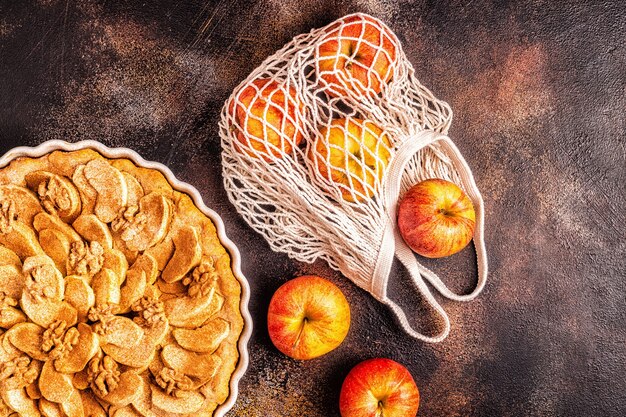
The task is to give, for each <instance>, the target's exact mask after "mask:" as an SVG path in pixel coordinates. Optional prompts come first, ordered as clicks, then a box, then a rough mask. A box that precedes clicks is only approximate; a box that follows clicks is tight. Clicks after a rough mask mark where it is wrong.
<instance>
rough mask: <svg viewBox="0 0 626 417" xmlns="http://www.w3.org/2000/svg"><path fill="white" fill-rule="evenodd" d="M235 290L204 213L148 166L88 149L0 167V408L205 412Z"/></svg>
mask: <svg viewBox="0 0 626 417" xmlns="http://www.w3.org/2000/svg"><path fill="white" fill-rule="evenodd" d="M161 288H164V289H167V291H162V290H161ZM239 298H240V286H239V283H238V281H237V280H236V279H235V277H234V276H233V274H232V271H231V269H230V259H229V256H228V254H227V252H226V250H225V249H224V248H223V247H222V245H221V244H220V243H219V239H218V238H217V234H216V230H215V227H214V225H213V223H212V222H211V221H210V220H209V219H208V218H207V217H206V216H205V215H204V214H203V213H202V212H201V211H200V210H199V209H198V208H197V207H196V206H195V205H194V204H193V202H192V201H191V199H190V198H189V196H187V195H186V194H182V193H179V192H177V191H175V190H174V189H173V188H172V187H171V185H170V184H169V183H168V182H167V180H166V179H165V178H164V177H163V175H162V174H161V173H159V172H158V171H155V170H152V169H146V168H141V167H138V166H136V165H135V164H134V163H132V162H131V161H128V160H109V159H106V158H104V157H102V156H101V155H100V154H98V153H97V152H94V151H90V150H84V151H76V152H53V153H51V154H48V155H45V156H43V157H41V158H20V159H17V160H14V161H13V162H11V163H10V165H8V166H7V167H5V168H3V169H1V170H0V410H5V409H6V410H8V413H9V414H11V413H13V412H15V413H18V414H19V415H22V416H29V417H30V416H32V417H36V416H40V415H46V416H63V415H67V416H70V417H83V416H107V415H110V416H113V415H115V416H118V417H119V416H144V417H148V416H175V415H177V414H180V415H183V414H184V415H189V414H196V415H203V416H210V415H212V414H213V410H214V409H215V408H216V407H217V406H218V405H219V404H221V403H223V402H224V401H225V400H226V398H227V396H228V394H229V379H230V377H231V374H232V373H233V371H234V369H235V366H236V364H237V360H238V348H237V341H238V339H239V335H240V333H241V331H242V326H243V320H242V317H241V313H240V307H239Z"/></svg>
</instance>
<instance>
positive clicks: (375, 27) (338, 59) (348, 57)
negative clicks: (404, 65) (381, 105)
mask: <svg viewBox="0 0 626 417" xmlns="http://www.w3.org/2000/svg"><path fill="white" fill-rule="evenodd" d="M398 49H399V48H398V46H397V40H396V38H395V36H394V35H393V34H392V33H391V31H390V30H389V29H388V28H387V27H386V26H384V25H383V24H382V23H381V22H379V21H378V20H376V19H374V18H372V17H370V16H366V15H360V14H357V15H353V16H350V17H348V18H347V19H343V20H340V21H338V22H337V23H335V24H334V25H331V26H330V27H329V28H328V33H327V34H326V35H325V36H324V37H323V38H322V39H321V41H320V43H319V45H318V46H317V48H316V50H315V60H316V71H317V77H318V79H319V80H320V82H321V85H322V86H323V87H325V88H326V92H327V93H328V94H329V95H330V96H346V95H348V94H350V93H356V94H357V95H359V96H360V95H372V94H374V95H376V94H378V93H380V92H381V91H382V89H383V86H384V85H385V84H387V83H388V82H389V81H390V80H391V79H392V78H393V76H394V71H395V67H396V58H397V50H398Z"/></svg>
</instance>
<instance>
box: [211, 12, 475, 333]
mask: <svg viewBox="0 0 626 417" xmlns="http://www.w3.org/2000/svg"><path fill="white" fill-rule="evenodd" d="M451 119H452V111H451V110H450V107H449V106H448V105H447V104H446V103H445V102H443V101H441V100H438V99H436V98H435V97H434V96H433V94H432V93H431V92H430V91H429V90H428V89H426V88H425V87H424V86H423V85H421V84H420V82H419V81H418V80H417V78H416V76H415V73H414V69H413V67H412V65H411V63H410V62H409V61H408V59H407V58H406V56H405V55H404V52H403V51H402V48H401V45H400V43H399V41H398V39H397V38H396V36H395V35H394V34H393V33H392V32H391V30H390V29H389V28H388V27H387V26H386V25H385V24H383V23H382V22H381V21H379V20H377V19H375V18H373V17H371V16H368V15H365V14H353V15H349V16H346V17H344V18H341V19H339V20H337V21H335V22H333V23H331V24H330V25H328V26H326V27H323V28H320V29H315V30H312V31H311V32H310V33H306V34H302V35H299V36H297V37H295V38H294V39H293V40H292V41H291V42H289V43H288V44H287V45H285V46H284V47H283V48H282V49H280V50H279V51H277V52H276V53H275V54H274V55H272V56H270V57H269V58H267V59H266V60H265V61H264V62H263V63H262V64H261V65H260V66H259V67H258V68H256V69H255V70H254V71H253V72H252V73H251V74H250V75H249V76H248V77H247V78H246V79H245V80H244V81H243V82H242V83H241V84H240V85H239V86H238V87H237V88H236V89H235V90H234V91H233V93H232V95H231V97H230V98H229V99H228V100H227V102H226V104H225V106H224V107H223V110H222V114H221V121H220V137H221V140H222V166H223V176H224V184H225V188H226V190H227V192H228V196H229V198H230V200H231V202H232V203H233V204H234V205H235V207H236V208H237V210H238V212H239V213H240V214H241V215H242V216H243V218H244V219H245V220H246V222H247V223H248V224H249V225H250V226H251V227H252V228H253V229H254V230H256V231H257V232H259V233H260V234H262V235H263V236H264V237H265V239H266V240H267V241H268V242H269V244H270V246H271V248H272V249H273V250H275V251H279V252H284V253H286V254H288V255H289V256H290V257H292V258H294V259H297V260H299V261H302V262H314V261H315V260H317V259H324V260H326V261H327V262H328V264H329V265H330V266H331V267H332V268H334V269H337V270H339V271H341V272H342V273H343V274H344V275H345V276H346V277H348V278H349V279H351V280H352V281H354V282H355V283H356V284H357V285H359V286H360V287H362V288H364V289H365V290H367V291H369V292H370V293H372V294H373V295H374V296H375V297H376V298H377V299H379V300H381V301H383V302H386V303H388V304H389V302H388V301H389V299H388V297H387V294H386V282H387V278H388V276H389V269H390V261H389V259H390V258H391V259H393V256H394V248H395V246H396V245H395V244H394V239H393V238H390V236H391V237H393V234H394V232H393V230H394V225H395V203H394V202H395V201H396V200H397V198H398V196H399V195H400V196H401V195H402V194H403V193H404V192H405V191H406V190H407V189H408V188H409V187H410V186H412V185H414V184H416V183H417V182H419V181H422V180H424V179H427V178H442V179H446V180H449V181H452V182H454V183H457V184H458V185H459V186H461V187H462V188H464V189H466V191H467V190H468V188H472V186H473V187H475V185H474V184H473V179H472V181H471V182H470V183H468V182H467V181H463V178H462V177H463V175H462V174H463V173H462V172H461V173H459V166H458V164H457V163H455V158H451V157H450V150H449V149H448V150H447V148H446V146H444V145H445V144H442V143H440V142H441V141H439V139H440V137H439V136H436V135H437V134H445V133H447V131H448V128H449V127H450V123H451ZM424 132H428V133H429V134H430V136H428V137H427V138H426V140H424V139H423V138H422V142H423V145H420V146H418V148H416V149H411V150H409V151H408V152H410V155H408V156H407V157H404V158H399V154H400V153H402V154H406V153H407V150H406V149H404V150H403V148H405V147H406V144H407V143H409V142H411V141H413V142H415V141H416V140H417V139H416V138H418V137H420V135H421V134H423V133H424ZM444 139H446V140H448V141H449V139H447V138H444ZM450 143H451V142H450ZM451 146H453V145H451ZM453 153H454V152H453ZM399 159H404V161H403V162H402V163H401V164H400V165H401V166H400V165H398V162H397V161H398V160H399ZM457 159H458V158H457ZM461 161H462V157H461ZM462 162H463V163H464V161H462ZM394 163H395V164H396V166H395V169H392V168H394V167H393V164H394ZM470 177H471V173H470ZM468 184H469V185H468ZM390 190H393V191H392V194H393V195H391V196H387V197H385V193H386V194H387V195H388V194H389V192H390ZM470 191H472V190H470ZM470 197H473V200H474V203H475V205H476V203H477V202H478V203H482V201H476V199H480V194H478V192H477V190H476V192H474V193H471V192H470ZM381 253H382V254H383V255H384V256H382V258H385V260H381ZM411 262H412V261H411ZM386 264H389V266H385V265H386ZM405 264H406V262H405ZM418 265H419V263H418ZM419 267H421V265H419ZM407 268H409V269H411V267H410V266H409V265H407ZM421 268H423V267H421ZM424 269H425V268H424ZM420 271H421V275H420ZM420 271H414V272H415V273H412V275H414V279H416V280H420V279H421V276H422V275H424V272H425V271H424V270H420ZM426 271H427V270H426ZM428 272H430V271H428ZM485 273H486V270H485ZM431 274H432V273H431ZM432 275H434V274H432ZM426 278H427V279H428V273H426ZM435 278H436V276H435ZM436 279H438V278H436ZM429 280H430V279H429ZM431 282H432V280H431ZM421 284H422V283H421V282H416V285H417V287H418V289H419V290H420V291H421V292H422V293H424V291H426V292H428V289H427V288H426V287H425V286H423V285H421ZM440 292H441V291H440ZM427 295H428V297H427V298H428V299H429V301H430V302H431V303H434V304H435V306H436V307H439V306H438V304H436V301H435V300H434V298H432V296H430V293H428V294H427ZM444 295H446V294H445V293H444ZM392 307H393V306H392ZM438 310H440V313H442V314H443V315H444V316H445V312H443V310H441V309H440V308H438ZM396 314H398V312H397V311H396ZM445 319H446V323H447V316H445ZM403 327H405V330H406V329H407V327H406V326H405V325H404V323H403ZM444 332H445V334H447V329H444ZM445 334H443V333H442V334H440V335H439V336H437V337H435V339H436V338H439V340H440V339H442V338H443V337H445ZM413 335H414V336H415V337H419V338H422V339H424V340H429V339H430V337H421V334H419V333H416V334H413ZM441 336H443V337H441ZM431 341H436V340H434V339H433V340H431Z"/></svg>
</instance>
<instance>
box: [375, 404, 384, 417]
mask: <svg viewBox="0 0 626 417" xmlns="http://www.w3.org/2000/svg"><path fill="white" fill-rule="evenodd" d="M383 410H384V409H383V402H382V400H380V401H378V409H377V410H376V417H384V416H383Z"/></svg>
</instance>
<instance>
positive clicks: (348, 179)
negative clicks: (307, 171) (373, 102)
mask: <svg viewBox="0 0 626 417" xmlns="http://www.w3.org/2000/svg"><path fill="white" fill-rule="evenodd" d="M390 147H391V144H390V142H389V137H388V135H387V134H386V133H385V132H384V131H383V129H382V128H380V127H379V126H377V125H376V124H374V123H373V122H370V121H365V120H361V119H356V118H345V119H335V120H333V121H332V122H331V123H330V125H329V126H324V127H323V128H322V129H320V132H319V135H317V137H316V139H315V141H314V143H313V144H312V145H311V147H310V148H309V152H308V157H309V160H310V162H311V164H312V166H313V167H314V168H315V169H316V171H317V172H318V173H319V174H320V175H321V176H322V177H323V178H325V179H326V181H327V182H328V183H329V185H330V186H331V187H333V188H335V189H338V190H339V191H340V192H341V197H342V198H343V199H344V200H346V201H352V202H354V201H363V200H365V199H367V198H370V197H372V196H373V195H374V193H375V192H376V191H377V189H378V188H379V187H380V182H381V180H382V178H383V175H384V173H385V168H387V165H388V164H389V159H390V158H391V153H390Z"/></svg>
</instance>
